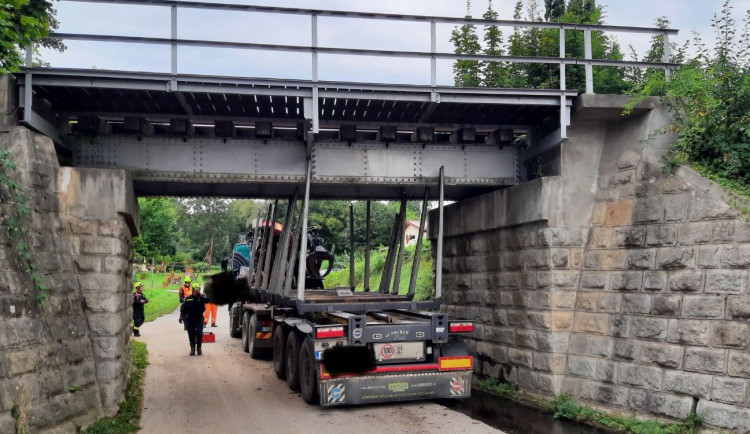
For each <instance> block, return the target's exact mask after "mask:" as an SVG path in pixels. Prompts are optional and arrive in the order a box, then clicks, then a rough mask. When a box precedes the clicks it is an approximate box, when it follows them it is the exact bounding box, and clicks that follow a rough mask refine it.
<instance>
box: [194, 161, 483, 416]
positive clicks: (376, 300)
mask: <svg viewBox="0 0 750 434" xmlns="http://www.w3.org/2000/svg"><path fill="white" fill-rule="evenodd" d="M438 184H439V188H438V190H439V195H438V196H439V202H438V207H439V211H438V215H439V221H438V225H439V228H438V239H437V248H436V249H434V252H435V256H436V257H435V261H436V271H435V273H436V279H435V288H434V291H433V298H432V299H429V300H415V299H414V295H415V285H416V274H417V270H418V268H419V261H420V254H419V252H420V250H421V244H422V239H421V238H422V237H419V240H418V242H417V250H416V253H415V255H414V258H413V261H414V263H413V266H412V275H411V282H410V285H409V288H408V290H407V291H404V289H406V288H402V289H399V288H398V282H399V276H400V273H401V268H402V265H403V259H404V247H405V246H404V241H405V240H404V221H405V218H406V200H405V199H404V200H402V201H401V209H400V212H399V214H398V215H396V216H394V224H393V230H392V234H391V235H392V236H391V240H390V245H389V246H388V253H387V257H386V262H385V269H384V271H383V278H382V279H381V282H380V286H379V288H377V289H375V288H372V289H371V288H369V267H368V266H366V267H365V285H364V286H365V287H364V290H363V291H354V274H353V270H354V267H353V265H354V264H353V255H350V257H351V259H350V261H351V262H350V272H351V274H350V283H351V285H350V286H349V287H344V288H331V289H326V288H325V287H324V284H323V279H324V278H325V275H326V274H327V272H329V271H330V269H331V267H332V266H333V261H334V258H333V255H331V254H330V253H329V252H328V250H327V249H326V248H325V247H324V246H323V242H322V240H321V239H320V237H319V236H318V235H317V232H316V230H315V229H314V228H312V227H308V203H309V200H310V167H309V165H308V167H307V177H306V182H305V192H304V198H303V199H302V201H301V202H302V204H301V209H300V210H299V212H297V209H296V208H297V202H298V200H297V197H296V196H295V197H293V198H290V199H289V200H288V202H287V206H286V214H285V217H284V219H283V222H284V223H283V224H281V223H280V219H281V216H279V215H278V213H277V210H278V209H279V201H278V200H276V201H275V202H274V204H273V205H270V204H269V207H268V210H267V212H266V216H265V218H263V219H261V218H260V215H258V217H256V219H255V222H254V224H253V229H252V231H251V233H250V236H249V237H248V238H249V240H248V241H247V243H246V244H244V245H243V244H242V243H239V244H238V245H236V246H235V249H234V256H235V258H233V260H232V269H231V270H230V269H229V264H228V263H229V261H224V264H225V265H226V268H227V272H226V273H222V275H220V276H213V277H214V279H213V281H212V283H211V286H212V287H213V289H212V290H211V291H207V292H209V297H210V298H212V301H215V302H219V303H226V304H228V305H229V311H230V325H229V327H230V334H231V335H232V336H233V337H241V339H242V340H241V342H242V347H243V349H244V351H245V352H248V353H249V354H250V356H251V357H253V358H259V357H262V356H263V355H264V354H268V353H269V352H270V353H271V355H272V359H273V370H274V373H275V374H276V376H277V377H278V378H279V379H282V380H285V381H286V383H287V384H288V386H289V388H290V389H291V390H293V391H299V392H300V394H301V396H302V398H303V399H304V400H305V402H307V403H308V404H318V405H321V406H338V405H357V404H367V403H376V402H391V401H408V400H420V399H435V398H448V399H460V398H467V397H469V396H470V395H471V375H472V371H473V363H474V360H473V357H472V356H471V355H470V354H469V352H468V350H467V347H466V345H465V343H464V340H463V338H462V336H463V335H465V334H467V333H471V332H473V331H474V321H472V320H466V319H454V318H450V317H449V315H447V314H446V313H444V312H441V311H440V310H439V307H440V301H441V274H442V233H443V231H442V224H443V222H442V220H443V217H442V216H443V212H442V208H443V186H444V175H443V170H442V169H441V170H440V176H439V182H438ZM427 199H428V190H426V191H425V196H424V200H423V204H422V215H421V219H420V234H421V233H423V232H422V231H423V230H424V225H425V217H426V213H427ZM369 204H370V203H369V202H368V205H367V206H368V208H367V225H366V226H367V231H366V232H367V234H366V239H367V241H366V248H365V255H366V258H365V263H366V264H369V251H370V249H369V247H370V246H369V244H370V236H369V235H370V233H369V227H370V221H369V220H370V212H369V211H370V206H369ZM353 216H354V213H353V208H351V207H350V222H349V223H350V225H349V226H350V234H349V235H350V242H351V249H352V250H351V251H353V246H354V244H353V238H354V233H353V229H352V228H353V219H354V217H353ZM236 256H240V258H239V259H237V258H236ZM243 263H246V264H248V265H247V268H246V269H244V268H243V267H244V265H242V264H243ZM237 264H239V266H237ZM326 264H327V267H324V265H326ZM392 276H395V278H394V279H393V284H391V277H392ZM228 294H229V295H228Z"/></svg>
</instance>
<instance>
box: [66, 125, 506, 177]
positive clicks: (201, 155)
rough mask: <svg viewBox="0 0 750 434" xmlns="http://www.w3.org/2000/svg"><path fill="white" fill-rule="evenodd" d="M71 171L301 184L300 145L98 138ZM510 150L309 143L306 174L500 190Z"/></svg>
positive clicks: (85, 146)
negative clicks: (442, 179)
mask: <svg viewBox="0 0 750 434" xmlns="http://www.w3.org/2000/svg"><path fill="white" fill-rule="evenodd" d="M76 148H77V151H76V158H75V160H76V161H77V165H79V166H82V167H111V168H122V169H128V170H131V171H133V175H134V176H135V177H136V178H138V179H144V180H146V179H183V180H185V181H188V182H190V181H191V180H193V181H192V182H195V181H198V180H209V181H210V180H213V181H214V182H264V183H271V182H282V183H298V182H301V181H303V180H304V167H305V159H306V158H305V149H306V146H305V144H304V143H303V142H302V141H288V140H280V139H226V143H225V141H224V139H221V138H201V139H197V138H193V139H189V140H188V141H184V140H183V138H182V137H169V138H162V137H145V138H141V139H140V140H139V139H138V138H136V137H132V136H101V137H99V138H98V139H97V141H96V142H87V141H82V142H80V143H78V144H77V146H76ZM516 152H517V151H516V149H515V148H513V147H505V148H503V149H499V148H497V147H496V146H479V145H472V146H463V145H461V144H440V145H435V144H426V145H421V144H394V145H386V144H385V143H372V142H362V143H360V142H352V144H351V146H350V145H349V144H347V143H341V142H338V141H331V142H315V144H314V146H313V150H312V163H313V165H314V166H315V173H314V175H313V176H312V179H313V181H314V182H315V183H316V184H319V183H351V184H362V185H367V184H390V185H401V184H415V185H425V184H428V183H430V182H432V181H430V180H433V179H434V178H435V176H436V174H437V172H438V169H439V168H440V167H441V166H445V173H446V176H447V177H448V178H449V179H450V182H451V183H452V184H453V185H478V186H480V185H507V180H509V179H511V180H512V179H515V174H514V169H513V166H514V161H515V153H516Z"/></svg>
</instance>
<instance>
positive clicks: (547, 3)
mask: <svg viewBox="0 0 750 434" xmlns="http://www.w3.org/2000/svg"><path fill="white" fill-rule="evenodd" d="M564 14H565V0H544V19H545V20H546V21H550V22H552V21H559V20H560V18H562V16H563V15H564Z"/></svg>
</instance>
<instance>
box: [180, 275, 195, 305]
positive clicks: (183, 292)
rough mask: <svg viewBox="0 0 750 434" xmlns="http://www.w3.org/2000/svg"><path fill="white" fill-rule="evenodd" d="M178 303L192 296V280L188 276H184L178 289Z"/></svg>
mask: <svg viewBox="0 0 750 434" xmlns="http://www.w3.org/2000/svg"><path fill="white" fill-rule="evenodd" d="M179 292H180V303H182V302H183V301H185V299H186V298H187V297H190V296H191V295H192V294H193V278H192V277H190V276H185V279H183V281H182V286H181V287H180V291H179Z"/></svg>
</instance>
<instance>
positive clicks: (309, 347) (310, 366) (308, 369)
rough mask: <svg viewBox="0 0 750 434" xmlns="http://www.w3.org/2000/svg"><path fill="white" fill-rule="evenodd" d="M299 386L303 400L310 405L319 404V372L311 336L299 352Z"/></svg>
mask: <svg viewBox="0 0 750 434" xmlns="http://www.w3.org/2000/svg"><path fill="white" fill-rule="evenodd" d="M299 384H300V391H301V392H302V399H304V400H305V402H306V403H308V404H310V405H316V404H317V403H318V372H317V369H316V364H315V345H314V344H313V340H312V338H311V337H310V336H308V337H306V338H305V341H304V342H303V343H302V348H300V350H299Z"/></svg>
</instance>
